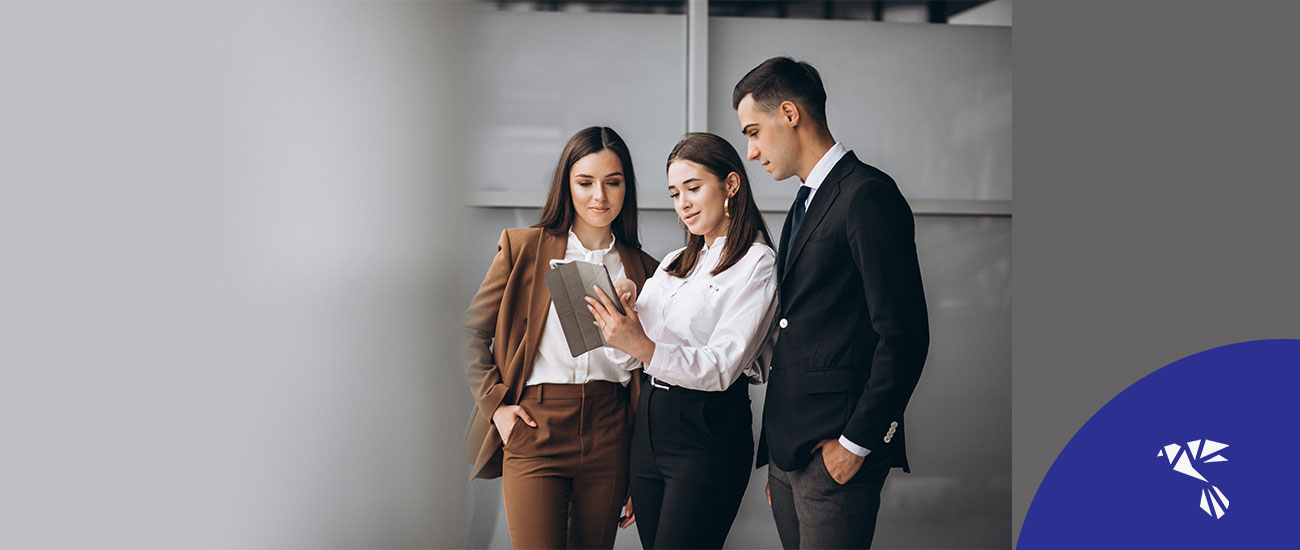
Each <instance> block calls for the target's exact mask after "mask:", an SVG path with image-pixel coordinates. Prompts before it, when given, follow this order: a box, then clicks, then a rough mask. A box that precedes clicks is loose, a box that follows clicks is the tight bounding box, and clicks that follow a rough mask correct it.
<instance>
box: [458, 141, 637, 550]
mask: <svg viewBox="0 0 1300 550" xmlns="http://www.w3.org/2000/svg"><path fill="white" fill-rule="evenodd" d="M557 261H587V262H591V263H596V264H602V265H604V266H605V267H606V268H607V269H608V270H609V274H610V278H611V279H612V280H617V279H619V278H627V279H629V280H631V281H632V282H634V283H635V284H636V286H637V288H638V289H639V288H640V287H641V285H642V283H644V282H645V279H646V277H647V276H648V275H651V274H653V273H654V269H655V267H656V266H657V265H658V263H659V262H658V261H656V260H655V259H654V258H652V257H651V256H650V255H649V254H646V253H645V252H643V251H642V250H641V244H640V241H639V239H638V237H637V210H636V178H635V176H634V175H633V171H632V159H631V156H630V155H629V154H628V150H627V145H626V144H625V143H624V142H623V139H622V138H621V137H619V135H618V134H617V133H615V132H614V130H612V129H610V128H604V127H591V128H586V129H584V130H582V131H580V132H578V133H577V134H575V135H574V136H573V137H572V138H571V139H570V140H569V142H568V144H567V145H565V147H564V151H563V152H562V153H561V154H560V161H559V163H558V164H557V165H556V167H555V173H554V175H553V177H552V178H551V189H550V193H549V194H548V195H547V198H546V206H545V207H544V208H543V210H542V217H541V221H540V222H539V223H538V224H537V225H534V226H532V227H529V228H521V229H507V230H505V231H504V232H502V233H501V240H500V241H499V242H498V243H497V255H496V257H495V258H494V259H493V260H492V265H491V267H489V268H488V272H487V276H486V277H484V279H483V283H482V284H481V285H480V286H479V289H478V292H477V293H475V295H474V299H473V300H472V301H471V302H470V306H469V309H468V310H467V311H466V312H465V333H466V338H465V361H466V371H467V376H468V378H469V386H470V391H471V392H473V395H474V400H475V407H474V412H473V413H472V415H471V417H470V423H469V430H468V432H467V434H466V436H465V454H466V458H467V459H468V460H470V462H472V463H473V465H474V466H473V468H472V470H471V473H470V476H471V478H474V477H481V478H494V477H497V476H501V477H502V489H503V492H504V499H505V506H506V519H507V522H508V524H509V527H510V541H511V544H512V546H513V547H514V548H611V547H613V545H614V535H615V533H616V532H617V526H618V525H619V523H620V518H619V509H620V508H621V507H622V506H623V504H624V503H625V502H627V501H629V499H628V489H627V486H628V485H627V483H628V480H627V475H628V449H629V444H630V443H629V438H630V434H631V425H632V424H631V418H632V413H633V410H632V409H633V404H634V403H636V398H637V395H638V394H639V389H640V384H639V373H634V372H628V371H626V370H625V369H623V368H621V367H619V366H618V365H615V364H613V362H612V361H610V360H609V359H608V358H607V357H606V356H605V354H604V353H600V350H595V352H588V353H585V354H582V355H580V356H578V357H572V356H571V354H570V353H569V350H568V346H567V344H566V341H565V339H564V334H563V332H562V330H561V328H560V323H559V322H558V320H557V318H556V313H555V307H554V305H552V303H551V295H550V292H549V291H548V290H547V288H546V281H545V280H544V277H543V276H544V275H545V273H546V272H547V271H548V270H549V269H550V268H551V267H552V263H553V262H557ZM584 313H585V312H584ZM627 504H628V511H627V517H626V518H624V519H623V520H622V524H623V526H624V527H626V526H627V525H630V524H631V522H632V519H631V516H632V510H631V503H630V502H627Z"/></svg>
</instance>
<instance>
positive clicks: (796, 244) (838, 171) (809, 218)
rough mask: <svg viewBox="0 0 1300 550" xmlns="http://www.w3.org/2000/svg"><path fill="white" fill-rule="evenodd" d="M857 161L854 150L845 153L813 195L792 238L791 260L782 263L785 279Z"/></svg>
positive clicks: (787, 224)
mask: <svg viewBox="0 0 1300 550" xmlns="http://www.w3.org/2000/svg"><path fill="white" fill-rule="evenodd" d="M857 162H858V157H856V156H854V155H853V152H852V151H849V152H848V153H845V154H844V157H843V158H841V159H840V161H839V162H837V163H835V167H834V168H831V171H830V173H828V174H826V179H825V181H822V184H821V186H820V187H818V188H817V193H816V194H814V195H813V199H812V204H810V205H808V211H807V212H806V213H804V218H803V222H802V223H800V224H799V233H798V234H797V235H794V236H792V237H791V238H790V250H789V252H788V254H789V260H787V261H785V262H784V263H783V264H782V266H783V267H782V269H781V271H782V273H783V276H782V279H784V273H785V272H787V271H789V270H790V266H792V265H794V262H795V261H797V260H798V259H799V252H800V251H802V250H803V245H804V244H805V243H807V242H808V238H809V237H810V236H812V233H813V231H815V230H816V229H817V226H818V225H819V224H821V223H822V218H824V217H826V213H827V212H829V211H830V209H831V204H832V203H834V202H835V197H837V196H839V194H840V180H842V179H844V177H845V176H847V175H849V172H850V171H852V170H853V165H854V164H855V163H857ZM791 212H792V213H793V206H791ZM787 218H788V216H787ZM789 226H790V224H789V221H788V220H787V222H786V228H787V229H788V228H789ZM782 259H784V258H782Z"/></svg>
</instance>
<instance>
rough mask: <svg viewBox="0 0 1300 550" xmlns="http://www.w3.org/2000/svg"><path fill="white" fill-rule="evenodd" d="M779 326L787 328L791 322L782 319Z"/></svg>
mask: <svg viewBox="0 0 1300 550" xmlns="http://www.w3.org/2000/svg"><path fill="white" fill-rule="evenodd" d="M778 324H779V325H781V328H785V327H787V326H790V322H789V321H786V320H785V319H781V322H780V323H778Z"/></svg>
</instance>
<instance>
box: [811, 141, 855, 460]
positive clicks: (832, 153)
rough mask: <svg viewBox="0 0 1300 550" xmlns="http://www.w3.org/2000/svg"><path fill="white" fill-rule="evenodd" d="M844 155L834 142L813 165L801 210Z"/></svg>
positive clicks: (845, 443) (851, 444)
mask: <svg viewBox="0 0 1300 550" xmlns="http://www.w3.org/2000/svg"><path fill="white" fill-rule="evenodd" d="M846 154H848V151H846V150H845V149H844V146H843V145H841V144H840V142H838V141H837V142H835V145H832V146H831V148H830V150H828V151H826V154H824V155H822V158H821V159H820V160H818V161H817V164H815V165H813V169H812V170H811V171H809V172H808V179H806V180H804V182H803V184H804V185H805V186H807V187H808V188H809V189H810V191H809V192H808V198H807V199H804V201H803V208H804V210H805V211H807V210H808V207H809V206H810V205H812V200H813V197H814V196H816V195H817V188H819V187H821V186H822V183H823V182H825V181H826V176H827V175H829V174H830V173H831V168H834V167H835V163H837V162H839V161H840V159H842V158H844V155H846ZM840 445H843V446H844V448H845V449H848V450H849V452H851V453H853V454H855V455H858V456H867V453H870V452H871V449H868V448H866V447H863V446H861V445H858V444H857V443H854V442H852V441H849V438H847V437H844V436H843V435H841V436H840Z"/></svg>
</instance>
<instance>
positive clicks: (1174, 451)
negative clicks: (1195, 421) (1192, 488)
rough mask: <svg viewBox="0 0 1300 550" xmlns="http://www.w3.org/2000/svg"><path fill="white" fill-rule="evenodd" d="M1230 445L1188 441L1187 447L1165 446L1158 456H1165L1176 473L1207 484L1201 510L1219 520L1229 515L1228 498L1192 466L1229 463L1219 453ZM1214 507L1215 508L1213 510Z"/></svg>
mask: <svg viewBox="0 0 1300 550" xmlns="http://www.w3.org/2000/svg"><path fill="white" fill-rule="evenodd" d="M1227 447H1228V445H1226V444H1224V443H1219V442H1218V441H1210V440H1208V439H1198V440H1196V441H1188V442H1187V444H1186V445H1179V444H1178V443H1170V444H1168V445H1165V446H1164V448H1163V449H1161V450H1160V452H1159V453H1157V454H1156V456H1163V457H1165V458H1166V459H1168V460H1169V464H1171V465H1173V467H1174V471H1175V472H1179V473H1182V474H1184V475H1188V476H1191V477H1194V478H1196V479H1199V480H1201V481H1203V482H1205V484H1206V485H1208V486H1209V487H1208V488H1207V487H1202V488H1201V509H1202V510H1205V513H1207V514H1209V515H1210V517H1212V518H1215V519H1218V518H1221V517H1223V515H1224V514H1226V513H1228V497H1226V496H1223V491H1220V490H1219V488H1218V487H1215V486H1214V485H1213V484H1211V483H1210V481H1209V480H1207V479H1205V476H1203V475H1201V473H1200V472H1198V471H1196V468H1195V467H1193V466H1192V463H1193V462H1197V463H1200V464H1206V463H1210V462H1227V461H1228V459H1227V458H1225V457H1224V456H1223V455H1221V454H1219V451H1222V450H1223V449H1226V448H1227ZM1211 507H1213V508H1211Z"/></svg>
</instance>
